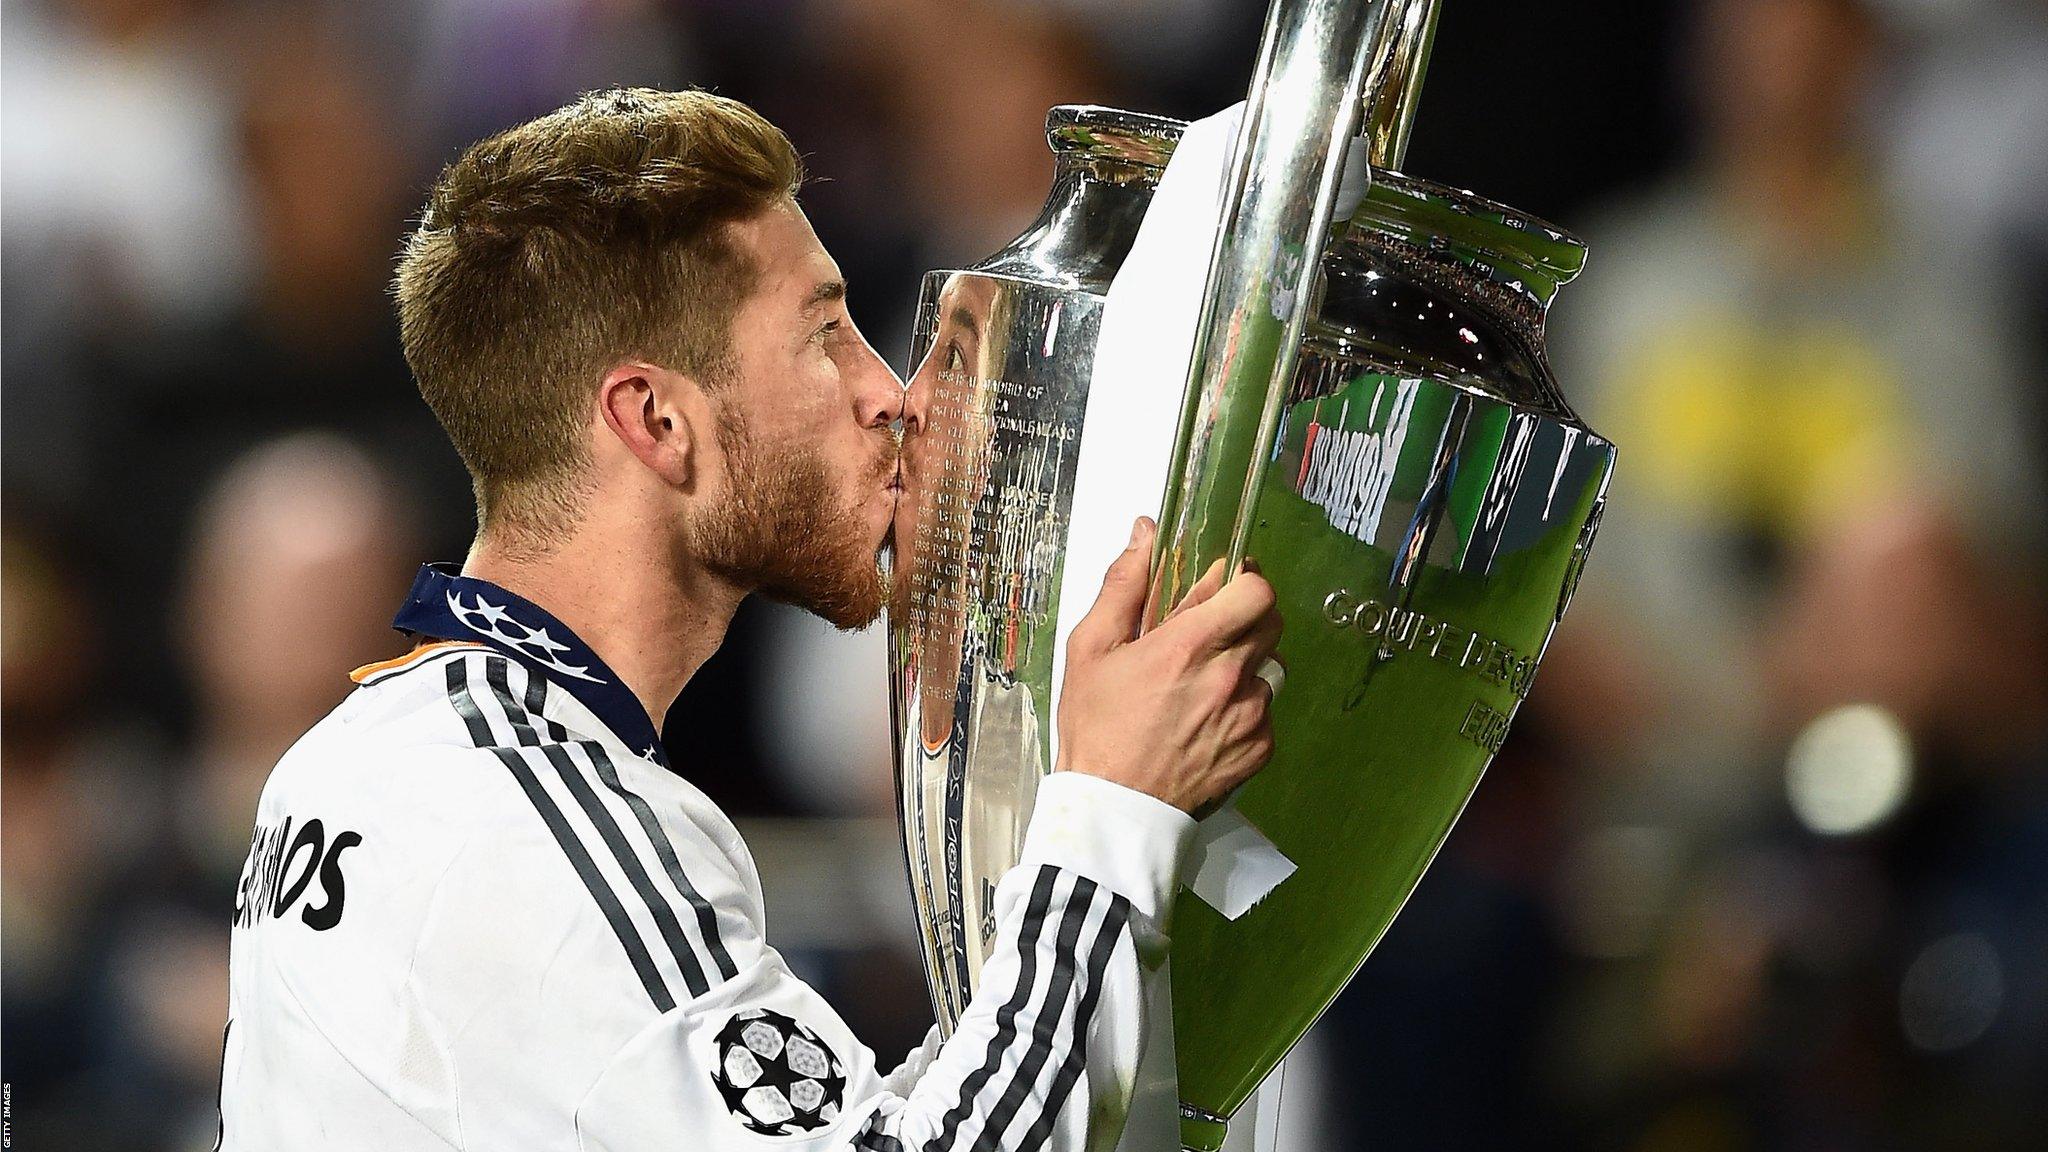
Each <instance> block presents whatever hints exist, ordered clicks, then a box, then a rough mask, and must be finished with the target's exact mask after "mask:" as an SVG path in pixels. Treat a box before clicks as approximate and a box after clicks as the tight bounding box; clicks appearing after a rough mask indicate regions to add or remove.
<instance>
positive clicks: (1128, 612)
mask: <svg viewBox="0 0 2048 1152" xmlns="http://www.w3.org/2000/svg"><path fill="white" fill-rule="evenodd" d="M1158 531H1159V528H1158V525H1156V524H1154V523H1153V522H1152V518H1151V517H1149V516H1140V517H1138V519H1137V522H1136V523H1134V524H1132V525H1131V542H1130V544H1129V545H1127V546H1126V547H1125V548H1124V550H1123V554H1122V555H1120V556H1118V557H1117V558H1116V560H1115V561H1114V562H1112V563H1111V564H1110V566H1109V573H1108V574H1107V575H1105V576H1104V577H1103V578H1102V592H1101V593H1100V594H1099V595H1097V596H1096V597H1095V606H1094V607H1092V608H1090V609H1089V610H1088V614H1087V615H1086V616H1083V617H1082V618H1081V622H1080V623H1079V624H1076V625H1074V634H1073V637H1072V638H1071V639H1070V640H1069V641H1068V642H1067V649H1068V651H1069V653H1070V654H1071V655H1086V656H1096V655H1100V654H1102V653H1104V652H1107V651H1109V650H1110V649H1111V648H1114V647H1116V646H1117V645H1119V644H1122V643H1124V642H1126V641H1128V640H1129V639H1131V637H1133V636H1136V635H1137V634H1138V625H1139V624H1140V623H1141V622H1142V621H1143V620H1144V616H1145V594H1146V591H1147V589H1146V585H1147V583H1148V582H1149V581H1148V580H1147V577H1149V576H1150V575H1151V568H1152V538H1153V537H1154V536H1155V535H1157V534H1158ZM1070 658H1071V656H1070Z"/></svg>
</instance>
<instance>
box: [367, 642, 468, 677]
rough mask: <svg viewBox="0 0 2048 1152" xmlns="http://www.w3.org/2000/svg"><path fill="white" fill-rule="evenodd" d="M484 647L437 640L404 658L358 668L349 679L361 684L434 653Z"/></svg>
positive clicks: (400, 657)
mask: <svg viewBox="0 0 2048 1152" xmlns="http://www.w3.org/2000/svg"><path fill="white" fill-rule="evenodd" d="M484 647H488V645H484V644H479V643H477V642H476V641H474V640H436V641H434V642H433V643H431V644H421V645H418V646H417V647H415V648H414V649H413V650H412V651H410V652H407V653H406V654H405V655H403V656H393V657H392V658H391V659H389V660H379V661H377V662H376V663H374V664H365V665H363V666H362V667H361V668H358V669H356V670H355V671H353V672H351V673H349V674H348V678H349V679H351V680H353V681H355V682H356V683H358V684H361V683H362V682H363V681H365V680H368V679H369V678H370V677H372V676H375V675H377V674H378V673H380V672H391V671H395V670H397V669H399V668H404V667H406V666H408V665H410V664H412V663H413V662H414V661H416V660H419V659H421V658H423V657H425V656H427V655H429V654H431V653H434V652H443V651H446V650H448V649H450V648H484Z"/></svg>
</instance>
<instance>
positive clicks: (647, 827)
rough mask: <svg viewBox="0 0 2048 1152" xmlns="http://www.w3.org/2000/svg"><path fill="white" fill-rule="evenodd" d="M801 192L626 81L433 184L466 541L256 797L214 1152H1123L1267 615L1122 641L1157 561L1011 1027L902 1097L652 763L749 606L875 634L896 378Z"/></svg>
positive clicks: (1081, 719) (1193, 602) (726, 111)
mask: <svg viewBox="0 0 2048 1152" xmlns="http://www.w3.org/2000/svg"><path fill="white" fill-rule="evenodd" d="M799 180H800V172H799V166H798V162H797V158H796V155H795V153H794V151H793V150H792V149H791V147H790V144H789V141H788V140H787V139H786V138H785V137H784V136H783V134H782V133H781V132H780V131H779V130H777V129H776V128H775V127H774V126H772V125H770V124H769V123H767V122H766V121H765V120H763V119H761V118H760V117H759V116H758V115H757V114H755V113H754V112H752V111H751V110H749V109H748V108H746V107H745V106H743V105H740V104H738V103H735V102H733V101H730V100H726V99H721V98H719V97H715V96H710V95H707V94H704V93H699V92H684V93H657V92H649V91H614V92H605V93H599V94H595V95H592V96H588V97H585V98H584V99H582V100H579V101H577V102H576V103H574V104H571V105H570V106H568V107H566V108H564V109H562V110H561V111H559V112H556V113H554V114H552V115H549V116H546V117H543V118H542V119H540V120H537V121H535V122H533V123H530V124H526V125H523V126H521V127H518V128H514V129H512V130H511V131H508V132H506V133H504V134H502V135H500V136H497V137H494V138H492V139H490V140H487V141H484V142H483V143H481V144H478V145H477V146H475V147H474V148H472V149H471V150H470V151H469V152H467V153H466V154H465V155H464V156H462V158H460V159H459V160H457V161H456V162H455V163H454V164H453V165H452V166H450V167H449V169H448V170H447V171H446V172H445V173H444V174H443V175H442V177H441V179H440V181H439V182H438V183H437V184H436V186H435V188H434V191H433V194H432V197H431V199H430V201H429V203H428V205H427V209H426V213H425V215H424V217H423V219H422V221H421V224H420V227H419V230H418V231H417V232H416V233H415V234H414V235H413V237H412V238H411V240H410V242H409V244H408V245H407V248H406V250H405V253H404V255H403V256H402V258H401V260H400V264H399V271H398V277H397V297H398V307H399V314H400V319H401V324H402V331H403V338H404V343H405V352H406V357H407V359H408V361H409V362H410V363H411V365H412V368H413V372H414V374H415V376H416V377H417V379H418V382H419V386H420V391H421V393H422V394H423V395H424V396H425V398H426V400H427V403H428V404H429V405H430V406H431V407H432V408H433V410H434V413H435V415H436V416H437V417H438V418H439V419H440V421H441V423H442V425H443V427H444V428H446V430H447V432H448V434H449V437H450V439H452V440H453V441H454V443H455V446H456V448H457V449H458V451H459V452H460V453H461V454H462V457H463V460H464V462H465V463H466V464H467V465H468V467H469V469H470V472H471V474H472V477H473V479H474V486H475V492H476V498H477V510H478V511H477V514H478V525H479V528H478V534H477V539H476V543H475V545H474V546H473V548H472V549H471V552H470V555H469V558H468V561H467V563H466V564H465V565H464V567H463V569H462V571H461V572H460V573H457V572H454V571H451V570H447V569H442V568H435V567H429V568H427V569H425V570H423V571H422V572H421V573H420V576H419V579H418V580H417V582H416V583H415V585H414V587H413V591H412V595H411V597H410V598H409V599H408V601H407V603H406V604H405V605H404V606H403V607H402V608H401V610H400V612H399V615H398V619H397V621H396V623H397V626H398V627H399V628H400V629H402V630H404V631H407V632H409V633H412V634H414V635H415V636H417V637H418V639H419V641H420V643H419V646H418V647H417V648H415V649H414V651H413V652H412V653H411V654H410V655H408V656H406V657H403V658H400V659H398V660H395V661H390V662H387V663H385V664H382V665H373V666H370V667H367V668H363V669H359V670H358V671H357V672H356V673H355V678H356V680H357V682H358V684H359V685H360V687H359V689H358V690H357V691H356V692H355V693H354V694H353V695H351V696H350V697H349V698H348V700H347V701H346V702H344V703H343V704H342V705H341V706H340V707H339V708H337V709H336V710H335V712H334V713H333V714H332V715H331V716H329V717H328V718H327V719H325V720H323V721H321V722H320V723H319V724H318V725H316V726H315V727H314V728H313V729H312V731H311V732H309V733H307V735H306V736H305V737H304V738H303V739H302V740H300V741H299V743H298V744H297V745H296V746H295V747H294V748H293V749H292V750H291V751H290V752H289V753H287V754H286V756H285V757H284V759H283V760H282V761H280V762H279V764H278V766H277V768H276V770H275V771H274V772H273V774H272V776H271V778H270V781H269V784H268V785H267V786H266V788H265V790H264V794H263V799H262V802H261V805H260V807H259V810H258V813H257V824H256V834H255V839H254V843H253V845H252V848H251V851H250V857H249V864H248V867H247V869H246V870H245V873H244V876H243V881H242V886H241V891H240V894H239V898H238V902H237V907H236V915H235V929H234V944H233V960H232V981H231V985H232V986H231V1004H230V1014H231V1015H230V1022H229V1027H228V1036H227V1044H226V1047H227V1052H226V1068H225V1073H224V1082H223V1089H222V1126H223V1143H224V1146H225V1147H226V1148H229V1149H260V1150H262V1152H291V1150H295V1149H309V1148H327V1147H336V1148H343V1147H345V1148H375V1149H378V1150H379V1152H403V1150H407V1149H429V1148H432V1149H442V1148H451V1147H452V1148H478V1149H587V1150H597V1149H614V1150H623V1149H687V1150H697V1149H714V1150H716V1149H747V1148H761V1147H767V1146H770V1145H780V1146H786V1147H801V1148H816V1149H831V1148H852V1147H860V1148H866V1149H872V1150H878V1152H893V1150H897V1149H913V1148H914V1149H925V1148H932V1149H942V1148H970V1147H971V1148H978V1149H985V1150H991V1149H1022V1148H1029V1149H1037V1148H1045V1147H1056V1148H1081V1147H1084V1146H1088V1144H1089V1142H1090V1141H1091V1140H1094V1141H1102V1140H1104V1139H1105V1137H1107V1136H1113V1135H1114V1129H1115V1127H1116V1124H1117V1123H1118V1121H1117V1119H1116V1118H1118V1117H1120V1116H1121V1115H1122V1114H1123V1111H1124V1108H1125V1105H1126V1094H1127V1093H1128V1091H1129V1082H1130V1070H1131V1068H1132V1067H1133V1066H1134V1065H1135V1063H1136V1061H1137V1057H1138V1049H1139V1037H1140V1036H1141V1035H1142V1034H1143V1030H1144V1021H1143V1019H1142V1003H1141V997H1140V994H1139V991H1138V989H1139V981H1140V972H1139V963H1140V962H1139V953H1140V950H1141V948H1142V949H1143V950H1144V951H1145V952H1147V953H1148V954H1151V955H1156V954H1157V949H1158V947H1159V945H1160V941H1161V934H1162V933H1163V931H1164V928H1165V924H1164V916H1165V913H1166V910H1167V908H1168V907H1169V906H1170V900H1171V897H1172V894H1173V890H1174V884H1175V878H1176V871H1177V869H1178V866H1179V862H1180V858H1181V855H1182V853H1183V851H1184V849H1185V847H1186V845H1187V842H1188V837H1189V835H1190V833H1191V831H1192V829H1193V826H1194V825H1193V821H1192V820H1191V819H1190V817H1189V815H1188V813H1190V812H1193V811H1196V810H1198V809H1201V808H1203V807H1204V806H1206V805H1209V804H1211V803H1213V802H1215V801H1216V800H1218V799H1220V798H1221V797H1222V796H1224V795H1225V794H1227V793H1228V792H1229V791H1230V790H1231V789H1232V788H1234V787H1235V786H1236V785H1237V784H1239V783H1240V782H1242V781H1243V780H1244V779H1246V778H1247V777H1249V776H1250V775H1251V773H1253V772H1254V771H1256V770H1257V768H1258V767H1259V766H1260V765H1261V764H1263V763H1264V761H1265V759H1266V757H1267V756H1268V755H1269V753H1270V750H1271V736H1270V729H1269V728H1268V726H1267V722H1266V709H1267V705H1268V703H1269V694H1268V690H1267V688H1266V687H1265V685H1264V683H1263V682H1262V681H1260V680H1259V679H1258V678H1257V677H1256V676H1255V675H1253V670H1254V669H1256V668H1257V667H1258V666H1259V664H1260V663H1261V662H1262V661H1263V660H1264V659H1265V658H1266V657H1267V656H1268V655H1269V654H1270V653H1271V652H1272V651H1273V648H1274V646H1275V645H1276V643H1277V641H1278V634H1279V619H1278V617H1277V615H1276V614H1275V613H1274V611H1273V597H1272V590H1271V588H1270V587H1269V586H1268V585H1267V584H1266V583H1265V582H1264V581H1262V580H1260V579H1259V578H1257V577H1256V576H1252V575H1247V576H1242V577H1240V578H1239V579H1237V580H1235V581H1232V582H1231V583H1229V584H1228V585H1227V586H1222V585H1221V584H1220V581H1218V580H1216V579H1214V578H1212V579H1210V580H1208V581H1205V582H1204V583H1203V584H1202V585H1201V586H1200V587H1198V588H1197V589H1196V590H1195V592H1194V593H1192V594H1191V595H1190V596H1189V598H1188V601H1187V602H1186V603H1184V604H1183V605H1182V606H1181V607H1180V609H1179V610H1177V612H1176V613H1175V614H1174V615H1173V616H1172V617H1171V618H1170V619H1169V620H1167V621H1166V622H1165V623H1164V624H1162V625H1160V626H1159V627H1158V628H1156V629H1154V630H1152V631H1151V632H1149V633H1147V634H1146V635H1145V636H1144V637H1142V638H1138V639H1133V636H1134V635H1135V633H1136V630H1137V626H1138V623H1139V620H1140V616H1141V614H1142V611H1143V602H1144V597H1145V586H1146V577H1147V572H1146V558H1147V556H1148V554H1149V552H1150V546H1151V539H1152V531H1153V529H1152V528H1151V526H1150V524H1149V523H1147V522H1143V521H1141V522H1140V523H1139V524H1138V525H1137V526H1136V527H1135V528H1134V530H1133V533H1132V538H1131V543H1130V547H1129V549H1128V550H1127V551H1126V552H1125V553H1124V555H1123V556H1122V557H1121V558H1120V559H1119V560H1118V561H1117V562H1116V564H1115V566H1114V567H1112V569H1111V570H1110V572H1109V574H1108V578H1107V580H1106V581H1105V583H1104V587H1103V591H1102V594H1101V597H1100V599H1099V600H1098V602H1097V603H1096V605H1095V607H1094V610H1093V612H1092V613H1091V614H1090V615H1089V616H1088V618H1087V619H1086V620H1085V621H1084V622H1083V623H1082V624H1081V626H1080V627H1079V628H1077V629H1076V630H1075V633H1074V636H1073V639H1072V644H1071V656H1070V664H1069V669H1068V673H1067V688H1066V690H1065V695H1064V701H1063V703H1062V705H1061V710H1060V713H1059V716H1058V722H1059V723H1060V725H1061V729H1060V732H1061V763H1060V764H1059V765H1058V767H1059V768H1060V769H1061V771H1059V772H1057V773H1055V774H1054V775H1053V776H1051V777H1050V778H1048V779H1047V780H1046V781H1045V782H1044V784H1043V785H1042V786H1041V790H1040V792H1039V796H1038V800H1037V809H1036V814H1035V815H1034V817H1033V822H1032V825H1031V828H1030V831H1029V834H1028V836H1027V840H1026V844H1025V848H1024V852H1023V862H1022V863H1021V864H1020V865H1019V866H1018V867H1017V868H1016V869H1015V870H1013V871H1012V872H1011V873H1009V875H1008V876H1007V877H1006V878H1005V879H1004V880H1003V882H1002V885H1001V888H1000V891H999V895H998V901H997V903H998V918H999V927H998V930H997V940H996V942H995V944H994V945H992V953H991V956H990V959H989V960H988V963H987V965H986V967H985V968H984V969H983V987H982V994H981V995H980V996H979V997H977V998H976V999H975V1001H974V1002H973V1005H972V1007H971V1009H970V1010H969V1012H968V1013H967V1015H966V1017H965V1019H964V1020H963V1021H962V1022H961V1025H960V1027H959V1029H958V1030H957V1032H956V1034H955V1035H954V1036H953V1037H952V1038H951V1039H950V1040H949V1041H947V1042H946V1043H945V1044H943V1045H940V1044H938V1043H937V1042H936V1040H930V1041H927V1043H926V1044H925V1046H924V1047H923V1049H922V1050H920V1051H919V1052H917V1053H915V1054H913V1055H912V1057H911V1059H910V1060H909V1061H907V1062H906V1063H904V1064H903V1066H902V1067H900V1068H898V1069H896V1070H895V1071H894V1072H891V1073H889V1074H887V1075H884V1074H883V1072H882V1069H881V1067H880V1066H879V1065H877V1063H876V1061H875V1057H874V1055H873V1054H872V1053H871V1052H869V1051H868V1050H867V1049H866V1048H865V1047H863V1046H862V1045H861V1044H860V1043H859V1042H858V1041H857V1040H856V1039H855V1038H854V1037H853V1036H852V1035H851V1034H850V1033H849V1031H848V1029H847V1027H846V1026H845V1024H844V1023H843V1022H842V1021H841V1020H840V1018H839V1016H838V1015H837V1014H836V1013H835V1012H834V1011H833V1010H832V1008H831V1007H830V1006H829V1005H827V1004H826V1003H825V1002H824V1001H823V1000H822V999H821V998H820V997H819V996H818V995H817V994H816V993H815V992H813V991H812V990H811V989H810V988H808V987H806V986H805V985H804V984H803V983H802V982H801V981H799V980H798V979H797V978H796V977H795V976H793V975H791V973H790V971H789V969H788V968H787V967H786V966H785V965H784V963H783V961H782V959H781V957H780V956H779V955H778V954H777V953H776V951H775V950H774V949H773V948H772V947H770V946H769V944H768V942H767V940H766V938H765V936H766V928H765V924H764V920H763V915H762V910H761V894H760V886H759V881H758V878H757V876H756V874H755V870H754V866H753V863H752V861H751V859H750V858H749V856H748V854H747V849H746V846H745V845H744V844H743V843H742V842H741V841H740V838H739V836H738V834H737V833H736V832H735V830H734V828H733V826H732V824H731V822H730V821H728V820H727V819H726V818H725V816H724V815H723V814H722V813H720V812H719V811H718V809H717V808H716V807H715V806H714V805H712V804H711V803H710V802H709V801H708V800H706V799H705V798H704V796H703V794H702V793H700V792H699V791H697V789H696V788H694V787H693V786H692V785H691V784H690V782H689V780H688V772H689V768H690V766H689V765H687V764H682V765H671V764H669V763H668V762H667V761H666V759H665V758H664V753H663V751H662V746H661V743H660V741H659V738H658V737H659V733H658V731H657V728H656V724H657V721H658V718H659V717H661V716H662V715H663V714H664V713H665V712H666V711H667V709H668V706H669V704H670V702H671V701H673V700H674V699H675V697H676V695H677V693H678V692H679V691H680V690H681V689H682V687H683V685H684V684H685V683H686V682H687V681H688V680H689V678H690V676H691V674H692V673H693V672H694V671H695V670H696V669H697V668H698V667H699V666H700V665H701V664H702V663H703V662H704V660H705V659H706V658H708V657H709V656H710V655H711V653H712V652H713V651H714V650H715V649H716V648H717V647H718V645H719V642H720V641H721V639H722V638H723V636H724V633H725V629H726V627H727V624H728V623H729V621H730V620H731V618H732V614H733V611H734V610H735V609H736V608H737V607H738V605H739V603H740V601H741V600H742V599H743V598H745V597H746V596H747V595H749V594H751V593H753V592H757V591H758V592H763V593H766V594H768V595H771V596H776V597H779V598H782V599H785V600H789V601H792V602H794V603H797V604H800V605H802V606H805V607H807V608H809V609H811V610H812V611H815V612H817V613H818V614H820V615H822V616H824V617H825V618H827V619H829V620H831V621H832V622H833V623H835V624H838V625H841V626H844V627H855V626H859V625H863V624H866V623H868V622H870V621H872V620H873V619H874V618H875V617H876V615H877V614H878V613H879V611H880V609H881V605H882V600H883V587H884V585H883V579H882V576H881V573H880V572H879V570H878V565H877V553H878V550H879V549H880V548H881V546H882V545H883V543H884V541H885V538H886V537H887V535H888V532H889V526H890V521H891V518H892V515H893V511H894V509H893V504H894V500H895V493H894V487H895V481H894V477H895V475H896V452H895V444H894V439H893V434H892V432H891V425H892V424H893V423H894V422H895V421H896V420H897V418H898V416H899V411H900V405H901V403H902V396H903V392H902V385H901V383H900V382H899V381H898V380H897V379H896V377H895V376H894V375H893V374H892V373H891V372H890V371H889V369H888V368H887V367H886V366H885V365H884V364H883V362H882V361H881V359H880V358H879V357H877V356H876V355H875V353H874V351H873V349H871V348H869V347H868V345H867V343H866V342H865V341H864V340H863V339H862V338H861V337H860V335H859V334H858V333H857V332H856V331H855V330H854V327H853V325H852V323H851V322H850V321H849V320H848V319H847V315H846V307H845V293H846V288H845V284H844V282H843V281H842V280H841V279H840V276H839V273H838V269H837V267H836V266H835V265H834V264H833V262H832V259H831V257H830V256H828V255H827V254H826V253H825V251H824V249H823V248H822V247H821V246H820V245H819V243H818V240H817V238H816V236H815V235H813V233H812V231H811V229H810V226H809V224H808V223H807V222H806V221H805V219H804V216H803V213H802V212H801V211H800V210H799V209H798V208H797V206H796V203H795V201H794V199H793V194H794V193H795V191H796V188H797V186H798V183H799ZM280 639H282V638H280ZM1091 1124H1092V1125H1094V1126H1095V1127H1096V1128H1097V1131H1096V1132H1094V1133H1090V1131H1089V1128H1090V1126H1091Z"/></svg>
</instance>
